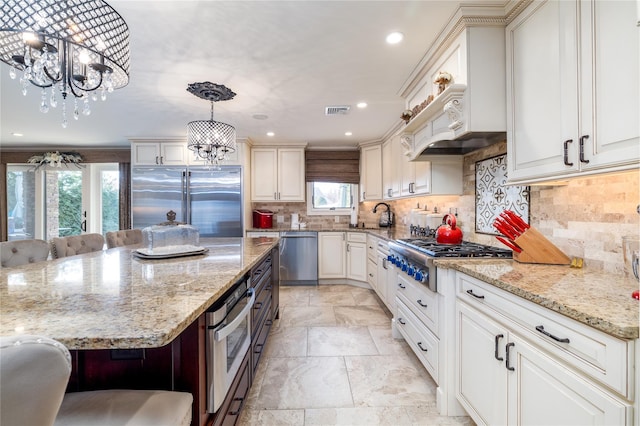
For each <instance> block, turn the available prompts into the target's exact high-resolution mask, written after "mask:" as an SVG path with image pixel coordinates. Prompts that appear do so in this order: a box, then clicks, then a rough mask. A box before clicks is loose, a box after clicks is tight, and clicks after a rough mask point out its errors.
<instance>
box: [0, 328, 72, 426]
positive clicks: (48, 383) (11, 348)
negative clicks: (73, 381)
mask: <svg viewBox="0 0 640 426" xmlns="http://www.w3.org/2000/svg"><path fill="white" fill-rule="evenodd" d="M70 374H71V356H70V355H69V351H68V350H67V348H65V347H64V346H63V345H61V344H60V343H58V342H56V341H55V340H51V339H47V338H44V337H39V336H28V335H22V336H2V337H0V424H1V425H52V424H53V422H54V420H55V418H56V415H57V414H58V410H59V409H60V404H62V399H63V397H64V392H65V390H66V389H67V383H68V382H69V375H70Z"/></svg>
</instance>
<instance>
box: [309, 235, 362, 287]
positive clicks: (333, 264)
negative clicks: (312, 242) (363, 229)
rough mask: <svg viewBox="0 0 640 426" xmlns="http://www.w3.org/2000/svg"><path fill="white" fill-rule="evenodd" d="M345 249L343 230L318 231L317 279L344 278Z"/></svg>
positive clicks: (345, 273) (345, 266)
mask: <svg viewBox="0 0 640 426" xmlns="http://www.w3.org/2000/svg"><path fill="white" fill-rule="evenodd" d="M346 249H347V238H346V233H345V232H318V278H319V279H324V278H327V279H331V278H345V277H346V276H347V264H346V255H345V254H346ZM363 281H366V279H365V280H363Z"/></svg>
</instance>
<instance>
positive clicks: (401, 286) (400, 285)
mask: <svg viewBox="0 0 640 426" xmlns="http://www.w3.org/2000/svg"><path fill="white" fill-rule="evenodd" d="M398 287H400V288H407V287H405V286H404V285H402V283H398Z"/></svg>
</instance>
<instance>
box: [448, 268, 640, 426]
mask: <svg viewBox="0 0 640 426" xmlns="http://www.w3.org/2000/svg"><path fill="white" fill-rule="evenodd" d="M456 281H457V283H456V285H457V287H458V300H457V302H456V330H457V332H456V339H457V345H456V351H457V356H456V363H457V369H456V374H457V378H456V381H455V382H456V386H457V389H456V394H457V397H458V400H459V402H460V403H461V404H462V406H463V407H464V408H465V410H466V411H467V412H468V413H469V415H470V416H471V417H472V418H473V420H474V421H475V422H476V423H477V424H479V425H483V424H487V425H494V424H505V425H510V424H513V425H516V424H546V425H566V424H592V425H608V424H616V425H625V424H631V423H632V407H631V403H630V402H629V401H628V400H625V398H623V397H621V395H624V394H627V397H629V389H630V386H629V385H630V383H629V382H633V379H632V374H633V373H632V371H633V368H632V367H631V366H630V365H629V364H628V363H629V362H632V359H633V356H629V350H630V349H629V346H628V343H627V342H623V341H620V340H618V339H615V338H613V337H611V336H608V335H604V333H601V332H598V331H596V330H593V329H589V327H587V326H584V325H582V324H578V323H575V324H573V323H572V321H570V320H568V319H566V318H563V317H562V316H561V315H559V314H555V313H553V312H551V311H548V310H546V309H545V308H542V307H538V306H537V305H535V306H534V305H533V304H531V303H529V302H527V303H523V302H526V301H523V302H515V303H512V302H514V300H515V299H513V298H514V296H511V295H508V294H507V293H506V292H504V291H502V290H499V289H497V288H492V287H491V286H489V285H488V284H485V283H482V282H480V281H478V280H476V279H475V278H472V277H469V276H466V275H465V274H462V273H457V280H456ZM565 325H566V327H565ZM544 333H547V334H548V335H547V334H544ZM629 358H630V359H629ZM594 363H595V364H600V365H599V366H598V368H595V369H594V368H593V367H594V365H593V364H594ZM589 364H591V365H589ZM621 379H622V380H621ZM600 381H604V382H608V383H607V384H609V385H612V386H604V385H603V384H602V383H600ZM621 382H623V385H622V386H619V385H620V383H621ZM487 383H490V384H491V392H487ZM612 387H613V388H614V389H619V391H620V392H621V393H618V394H617V393H615V392H613V391H612V390H611V389H612Z"/></svg>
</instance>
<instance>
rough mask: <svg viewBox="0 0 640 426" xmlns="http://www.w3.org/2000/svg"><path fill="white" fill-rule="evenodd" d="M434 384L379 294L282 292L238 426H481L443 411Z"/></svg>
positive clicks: (343, 289) (338, 289)
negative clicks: (399, 335)
mask: <svg viewBox="0 0 640 426" xmlns="http://www.w3.org/2000/svg"><path fill="white" fill-rule="evenodd" d="M435 388H436V386H435V383H434V382H433V380H432V379H431V377H430V376H429V374H428V373H427V372H426V370H425V369H424V368H423V367H422V365H421V364H420V362H419V361H418V359H417V358H416V357H415V355H414V354H413V352H412V351H411V349H410V348H409V346H407V344H406V343H405V342H404V341H402V340H394V339H393V338H392V336H391V314H390V313H389V312H388V311H387V310H386V309H385V308H383V304H382V302H381V301H380V300H379V299H378V297H377V296H376V295H375V293H374V292H373V291H372V290H368V289H363V288H359V287H353V286H349V285H320V286H317V287H316V286H289V287H281V289H280V319H279V320H277V321H276V323H275V324H274V326H273V327H272V330H271V335H270V336H269V339H268V343H267V346H266V347H265V352H264V354H263V358H262V359H261V360H260V367H259V368H258V371H257V373H256V379H255V381H254V384H253V386H252V388H251V392H250V394H249V398H248V400H247V402H246V405H245V408H244V410H243V414H242V415H241V418H240V420H239V422H238V424H240V425H243V426H258V425H278V426H285V425H296V426H297V425H367V426H374V425H393V426H396V425H464V426H471V425H474V423H473V421H471V419H469V418H468V417H442V416H439V415H438V414H437V411H436V396H435Z"/></svg>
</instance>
